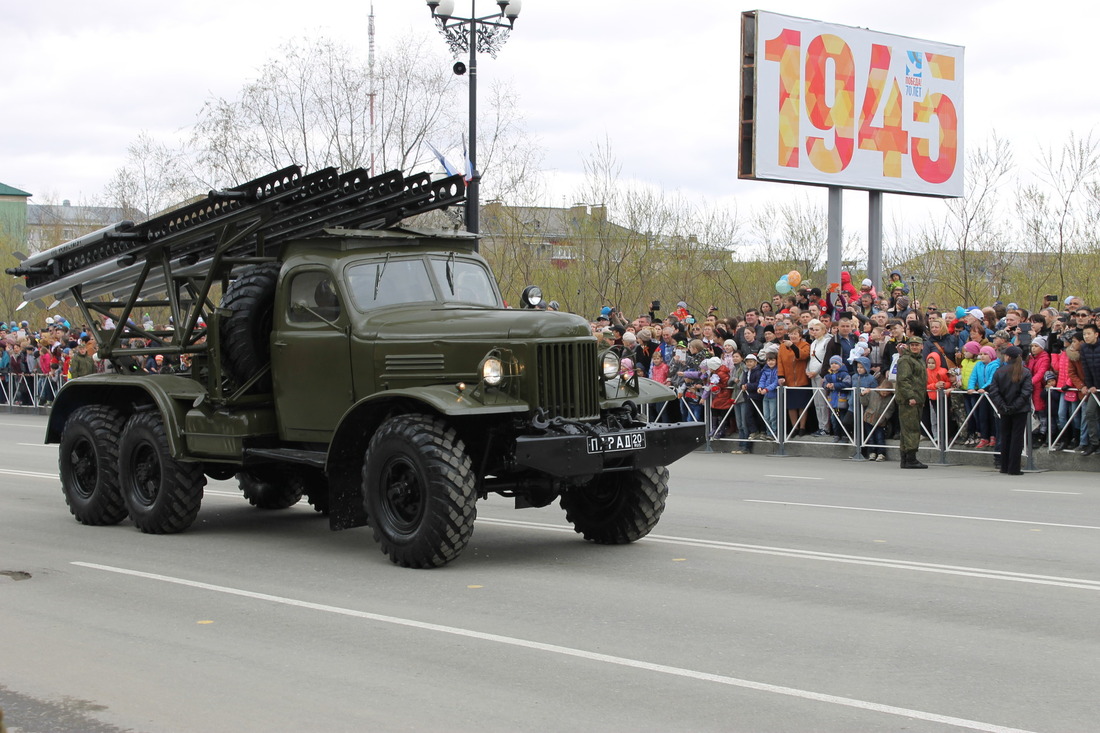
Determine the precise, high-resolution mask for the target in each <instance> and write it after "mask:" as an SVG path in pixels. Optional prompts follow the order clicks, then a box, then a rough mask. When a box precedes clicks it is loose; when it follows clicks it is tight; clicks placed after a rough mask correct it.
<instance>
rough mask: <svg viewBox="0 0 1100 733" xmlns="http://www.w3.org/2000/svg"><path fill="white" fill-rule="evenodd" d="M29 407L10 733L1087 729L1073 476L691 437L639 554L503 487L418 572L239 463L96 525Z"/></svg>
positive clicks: (1089, 497)
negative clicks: (158, 505)
mask: <svg viewBox="0 0 1100 733" xmlns="http://www.w3.org/2000/svg"><path fill="white" fill-rule="evenodd" d="M44 422H45V420H44V418H39V417H27V416H18V415H8V414H5V415H0V573H3V574H0V708H3V709H4V711H5V714H6V718H5V722H6V723H7V724H8V726H9V729H10V731H11V733H32V732H33V733H46V732H49V733H57V732H62V731H74V732H88V733H116V732H117V731H126V730H129V731H143V732H148V733H159V732H161V731H184V730H189V731H190V730H195V731H227V732H228V731H233V732H244V731H273V730H293V731H299V730H300V731H479V732H480V731H532V732H535V731H537V732H540V733H541V732H545V731H577V730H585V731H753V732H755V731H792V732H798V733H801V732H804V731H845V732H848V731H876V732H878V731H950V730H981V731H1009V730H1017V729H1019V730H1028V731H1095V730H1097V729H1100V703H1098V702H1097V690H1100V661H1098V660H1100V552H1098V550H1100V483H1098V482H1097V480H1096V478H1095V476H1094V475H1091V474H1073V473H1056V472H1049V473H1041V474H1033V475H1028V476H1023V477H1004V476H1002V475H1001V474H998V473H993V472H992V471H990V470H989V469H984V468H978V467H974V466H961V467H932V468H930V469H929V470H927V471H901V470H899V469H898V467H897V466H896V465H895V464H893V463H889V464H887V463H878V464H855V463H852V462H850V461H845V460H837V459H813V458H772V457H756V456H737V455H728V454H727V455H721V454H695V455H692V456H689V457H688V458H686V459H684V460H683V461H680V462H679V463H677V464H676V465H674V466H673V467H672V483H671V493H670V498H669V502H668V509H667V510H666V512H665V515H664V518H663V519H662V521H661V524H660V525H659V526H658V527H657V530H656V531H655V533H654V535H651V536H650V537H649V538H647V539H645V540H643V541H641V542H638V543H636V544H634V545H631V546H625V547H610V548H609V547H597V546H592V545H589V544H587V543H585V542H584V541H583V540H581V539H580V538H579V536H578V535H576V534H574V533H573V532H572V531H571V529H570V528H569V527H568V526H567V525H565V522H564V513H563V512H561V511H560V509H558V508H557V507H556V506H554V507H547V508H545V509H537V510H524V511H515V510H513V509H512V508H511V506H510V503H509V502H508V501H506V500H504V499H501V498H492V499H490V500H488V501H485V502H482V503H481V504H480V505H479V518H478V522H477V525H476V527H477V528H476V531H475V532H474V537H473V541H472V542H471V544H470V546H469V547H467V549H466V551H465V553H464V554H463V556H462V557H461V558H460V559H459V560H458V561H456V562H454V563H452V564H451V565H449V566H448V567H446V568H442V569H438V570H432V571H414V570H404V569H401V568H397V567H396V566H393V565H391V564H390V562H389V561H388V560H387V559H386V558H385V557H384V556H383V555H382V554H381V553H380V552H379V551H378V549H377V546H376V545H375V544H374V542H373V540H372V539H371V536H370V531H369V530H367V529H357V530H351V531H347V532H340V533H331V532H329V530H328V528H327V523H326V522H325V520H323V519H322V518H320V517H319V516H317V515H315V514H314V513H313V512H312V510H310V509H309V507H308V506H307V505H306V504H305V503H304V502H303V503H302V504H300V505H299V506H297V507H294V508H292V509H289V510H286V511H281V512H263V511H259V510H256V509H253V508H252V507H250V506H249V505H248V503H247V502H246V501H245V500H244V499H243V498H242V497H241V496H240V494H239V492H238V490H237V489H236V486H235V484H234V483H231V482H216V481H211V482H210V483H209V484H208V486H207V491H206V496H205V498H204V501H203V506H202V511H201V513H200V514H199V519H198V521H197V522H196V524H195V526H194V527H193V528H192V529H191V530H189V531H188V532H185V533H182V534H179V535H174V536H164V537H162V536H151V535H143V534H141V533H139V532H137V531H136V530H134V528H133V527H132V526H131V525H129V523H128V522H124V523H123V524H121V525H119V526H117V527H84V526H82V525H80V524H78V523H76V522H75V521H74V520H73V519H72V517H71V516H70V515H69V512H68V509H67V507H66V506H65V503H64V500H63V498H62V496H61V491H60V488H59V482H58V480H57V478H56V473H57V465H56V455H57V452H56V447H55V446H42V445H41V436H42V434H43V426H44Z"/></svg>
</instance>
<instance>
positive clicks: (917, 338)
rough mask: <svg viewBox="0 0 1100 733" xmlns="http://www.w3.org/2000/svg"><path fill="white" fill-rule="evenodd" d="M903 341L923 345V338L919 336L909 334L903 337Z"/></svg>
mask: <svg viewBox="0 0 1100 733" xmlns="http://www.w3.org/2000/svg"><path fill="white" fill-rule="evenodd" d="M905 343H907V344H910V345H912V344H916V345H917V346H924V339H922V338H921V337H920V336H910V337H909V338H907V339H905Z"/></svg>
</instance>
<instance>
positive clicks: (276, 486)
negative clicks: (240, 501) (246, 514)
mask: <svg viewBox="0 0 1100 733" xmlns="http://www.w3.org/2000/svg"><path fill="white" fill-rule="evenodd" d="M237 481H238V482H239V483H240V485H241V491H243V492H244V498H246V499H248V503H249V504H251V505H252V506H254V507H256V508H257V509H286V508H288V507H292V506H294V505H295V504H297V503H298V502H299V501H300V500H301V498H302V493H303V492H304V491H305V482H304V481H303V480H302V477H301V475H300V474H298V473H296V472H294V471H285V470H284V471H282V472H281V473H280V472H279V471H278V470H275V469H268V470H252V471H241V472H240V473H238V474H237Z"/></svg>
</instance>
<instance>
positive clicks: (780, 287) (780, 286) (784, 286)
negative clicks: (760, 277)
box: [775, 280, 792, 295]
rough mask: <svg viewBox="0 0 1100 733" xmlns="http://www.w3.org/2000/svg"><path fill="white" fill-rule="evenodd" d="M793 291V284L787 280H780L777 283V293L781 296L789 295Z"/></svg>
mask: <svg viewBox="0 0 1100 733" xmlns="http://www.w3.org/2000/svg"><path fill="white" fill-rule="evenodd" d="M791 290H792V288H791V284H790V283H789V282H787V281H786V280H779V281H777V282H776V283H775V292H777V293H779V294H780V295H786V294H787V293H789V292H791Z"/></svg>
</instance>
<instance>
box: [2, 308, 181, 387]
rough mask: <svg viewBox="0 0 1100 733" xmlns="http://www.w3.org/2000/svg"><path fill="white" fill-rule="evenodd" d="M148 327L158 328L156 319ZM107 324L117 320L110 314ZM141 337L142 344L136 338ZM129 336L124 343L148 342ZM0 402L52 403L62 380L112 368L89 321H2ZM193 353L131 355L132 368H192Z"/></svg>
mask: <svg viewBox="0 0 1100 733" xmlns="http://www.w3.org/2000/svg"><path fill="white" fill-rule="evenodd" d="M144 325H145V327H146V330H149V331H151V330H153V328H154V327H153V324H152V322H151V321H149V322H146V323H145V324H144ZM104 327H105V328H106V329H107V330H113V329H114V324H113V323H112V322H111V320H110V319H105V322H104ZM136 341H140V343H135V342H136ZM145 345H146V343H145V342H144V341H141V340H140V339H129V340H125V341H123V343H122V346H123V347H128V346H135V347H136V346H145ZM0 346H3V351H0V404H11V405H23V406H30V405H39V406H49V405H50V404H51V403H52V402H53V400H54V398H55V397H56V396H57V392H58V390H59V389H61V385H62V384H64V383H65V382H66V381H68V380H69V379H76V378H79V377H83V376H85V375H88V374H95V373H100V372H104V371H108V370H110V369H111V365H110V362H109V361H107V360H106V359H100V357H99V353H98V347H97V344H96V340H95V336H94V335H93V334H92V332H91V330H90V329H88V327H87V326H86V325H81V326H74V325H73V324H72V323H70V322H69V320H68V319H67V318H65V317H64V316H61V315H57V316H48V317H46V319H45V323H44V325H43V326H42V327H40V328H35V327H33V326H32V325H31V324H30V323H29V322H28V321H0ZM187 368H188V357H187V355H186V354H185V355H183V356H181V357H180V358H179V359H175V358H172V357H168V358H166V357H164V356H161V355H155V356H142V357H140V358H131V359H127V370H128V371H131V372H136V373H149V374H152V373H169V372H177V371H186V370H187Z"/></svg>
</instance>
